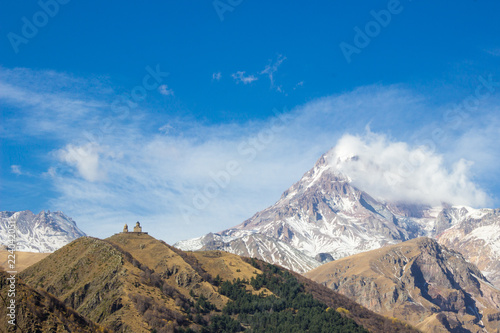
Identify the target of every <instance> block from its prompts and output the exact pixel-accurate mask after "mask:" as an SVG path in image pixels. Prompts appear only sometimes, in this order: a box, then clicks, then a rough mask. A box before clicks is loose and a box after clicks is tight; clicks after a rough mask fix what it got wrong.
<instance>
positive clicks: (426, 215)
mask: <svg viewBox="0 0 500 333" xmlns="http://www.w3.org/2000/svg"><path fill="white" fill-rule="evenodd" d="M350 158H351V159H356V158H357V157H356V156H353V157H350ZM332 159H333V158H332V154H329V153H327V154H325V155H323V156H322V157H321V158H320V159H319V160H318V161H317V162H316V164H315V165H314V167H313V168H312V169H311V170H309V171H308V172H306V173H305V174H304V176H303V177H302V178H301V179H300V180H299V181H298V182H297V183H295V184H294V185H292V186H291V187H290V188H289V189H288V190H286V191H285V192H284V193H283V195H282V196H281V198H280V199H279V200H278V201H277V202H276V203H275V204H274V205H272V206H270V207H269V208H266V209H264V210H263V211H261V212H258V213H256V214H255V215H254V216H252V217H251V218H249V219H248V220H246V221H244V222H243V223H241V224H239V225H237V226H235V227H233V228H229V229H227V230H224V231H221V232H217V233H209V234H207V235H205V236H202V237H199V238H196V239H191V240H186V241H180V242H177V243H176V244H174V246H176V247H178V248H180V249H183V250H224V251H228V252H231V253H235V254H239V255H243V256H249V257H256V258H259V259H262V260H264V261H267V262H271V263H275V264H279V265H281V266H283V267H286V268H288V269H291V270H294V271H296V272H299V273H305V272H307V271H309V270H311V269H313V268H316V267H318V266H320V265H321V264H324V263H326V262H329V261H332V260H338V259H340V258H343V257H346V256H350V255H354V254H357V253H361V252H365V251H369V250H374V249H378V248H381V247H383V246H386V245H390V244H397V243H400V242H403V241H407V240H410V239H414V238H417V237H421V236H426V237H431V238H434V239H437V240H438V242H440V243H442V244H444V245H446V246H448V247H450V248H452V249H455V250H457V251H459V252H461V253H463V254H464V256H465V258H466V259H467V260H471V261H473V262H475V263H476V264H478V266H479V267H480V268H481V270H482V271H483V273H484V274H485V276H487V277H488V278H489V280H490V281H491V282H492V283H494V284H499V285H500V261H499V258H500V243H499V242H498V240H499V239H500V211H499V210H498V209H497V210H494V209H488V208H483V209H474V208H471V207H466V206H452V205H451V204H446V203H443V204H442V205H441V206H438V207H431V206H428V205H424V204H420V203H411V202H410V203H408V202H391V201H387V200H383V199H381V198H375V197H374V196H372V195H370V194H369V193H367V192H365V191H363V190H362V189H360V188H358V187H356V186H354V185H353V182H352V180H351V178H350V177H349V175H346V174H344V173H342V172H341V171H339V170H340V169H341V164H342V163H345V160H338V159H337V160H332ZM483 254H484V255H483Z"/></svg>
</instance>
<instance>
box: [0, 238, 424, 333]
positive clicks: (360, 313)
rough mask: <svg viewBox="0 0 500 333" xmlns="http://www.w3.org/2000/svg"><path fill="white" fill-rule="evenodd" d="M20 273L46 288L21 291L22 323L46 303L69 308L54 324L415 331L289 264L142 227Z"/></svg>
mask: <svg viewBox="0 0 500 333" xmlns="http://www.w3.org/2000/svg"><path fill="white" fill-rule="evenodd" d="M2 274H4V273H2ZM19 278H20V280H19V285H22V286H23V288H24V286H27V287H26V288H29V292H30V293H32V294H33V293H34V290H39V291H38V292H37V293H38V294H37V295H42V296H44V295H45V297H50V300H44V299H41V300H40V302H39V303H40V310H39V311H38V310H37V308H36V307H33V304H31V303H29V300H30V298H29V299H25V298H20V299H19V302H20V304H19V305H18V306H19V307H21V308H23V309H26V313H24V314H25V316H24V317H21V318H23V319H24V318H25V317H26V318H31V319H32V320H31V321H30V320H21V321H20V322H19V325H21V326H23V327H22V328H26V327H32V325H33V320H35V321H36V320H38V321H40V325H44V327H48V326H49V324H48V323H47V318H46V317H44V316H45V313H44V312H43V311H44V309H45V307H44V304H46V306H47V307H50V309H52V310H53V312H54V313H55V314H56V315H55V316H52V317H50V318H53V319H52V320H53V321H55V322H58V321H61V320H62V319H60V318H61V317H62V315H61V314H63V313H68V314H73V315H72V316H69V315H68V318H66V321H67V322H66V323H64V322H63V323H62V324H67V325H68V326H67V327H70V326H69V325H73V324H74V323H75V322H81V325H82V329H81V330H80V331H82V332H86V331H88V328H89V327H95V331H96V332H97V331H98V329H101V330H103V331H105V330H110V331H113V332H134V333H142V332H144V333H146V332H214V333H215V332H240V331H243V330H247V329H252V330H253V331H256V332H276V331H278V332H302V331H311V332H327V331H328V332H368V331H370V332H408V333H410V332H417V330H415V329H414V328H412V327H411V326H410V325H408V324H406V323H404V322H402V321H396V320H391V319H388V318H385V317H383V316H381V315H378V314H375V313H374V312H372V311H370V310H368V309H366V308H365V307H363V306H361V305H359V304H357V303H355V302H354V301H352V300H350V299H348V298H347V297H345V296H342V295H340V294H338V293H336V292H335V291H333V290H331V289H328V288H326V287H324V286H322V285H319V284H317V283H315V282H313V281H311V280H308V279H306V278H304V277H303V276H300V275H298V274H297V273H294V272H290V271H287V270H285V269H283V268H279V267H277V266H273V265H270V264H267V263H265V262H262V261H259V260H256V259H249V258H243V257H240V256H237V255H234V254H230V253H226V252H222V251H205V252H192V253H190V252H183V251H181V250H178V249H176V248H174V247H172V246H170V245H168V244H166V243H164V242H163V241H159V240H157V239H155V238H153V237H151V236H149V235H147V234H144V233H132V232H130V233H119V234H115V235H114V236H111V237H109V238H107V239H104V240H101V239H97V238H92V237H81V238H79V239H77V240H75V241H73V242H71V243H70V244H68V245H66V246H64V247H62V248H61V249H59V250H57V251H56V252H54V253H53V254H51V255H49V256H48V257H46V258H45V259H43V260H41V261H39V262H38V263H36V264H34V265H32V266H30V267H29V268H27V269H26V270H24V271H23V272H22V273H21V274H20V277H19ZM2 283H3V282H2ZM0 287H2V284H0ZM5 288H7V287H5ZM42 296H37V297H42ZM53 304H56V305H57V309H55V305H53ZM37 316H38V317H37ZM33 318H34V319H33ZM2 320H4V319H2ZM53 327H54V328H56V327H57V326H55V324H54V326H53ZM27 331H32V330H29V329H28V330H27ZM40 331H41V332H54V331H55V330H50V329H47V330H40ZM67 331H79V330H67Z"/></svg>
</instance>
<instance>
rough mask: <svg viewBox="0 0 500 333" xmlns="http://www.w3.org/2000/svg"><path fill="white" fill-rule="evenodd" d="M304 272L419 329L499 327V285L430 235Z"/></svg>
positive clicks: (478, 329)
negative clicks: (495, 285) (493, 283)
mask: <svg viewBox="0 0 500 333" xmlns="http://www.w3.org/2000/svg"><path fill="white" fill-rule="evenodd" d="M305 276H306V277H309V278H311V279H312V280H314V281H316V282H318V283H321V284H323V285H325V286H327V287H329V288H331V289H333V290H335V291H338V292H340V293H342V294H343V295H345V296H347V297H349V298H351V299H352V300H354V301H356V302H359V303H360V304H362V305H364V306H366V307H367V308H369V309H371V310H373V311H375V312H377V313H380V314H383V315H385V316H390V317H396V318H399V319H401V320H404V321H406V322H408V323H410V324H412V325H414V326H415V327H416V328H418V329H420V330H422V331H423V332H496V331H497V330H499V329H500V289H498V288H496V287H494V286H493V285H492V284H491V283H490V282H489V281H488V280H487V279H486V278H485V277H484V275H483V274H482V273H481V271H480V270H479V269H478V268H477V266H475V265H474V264H472V263H469V262H467V261H466V260H465V259H464V257H463V256H462V255H461V254H460V253H459V252H456V251H454V250H451V249H448V248H446V247H444V246H442V245H440V244H438V242H437V241H436V240H434V239H431V238H427V237H419V238H416V239H412V240H409V241H406V242H402V243H399V244H395V245H389V246H386V247H383V248H380V249H377V250H372V251H368V252H363V253H359V254H356V255H353V256H349V257H345V258H342V259H339V260H335V261H333V262H329V263H327V264H325V265H322V266H320V267H318V268H316V269H313V270H312V271H310V272H308V273H306V274H305Z"/></svg>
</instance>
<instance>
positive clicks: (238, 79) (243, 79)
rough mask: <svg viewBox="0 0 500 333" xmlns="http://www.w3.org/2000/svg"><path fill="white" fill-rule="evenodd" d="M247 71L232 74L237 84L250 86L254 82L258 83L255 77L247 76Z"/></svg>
mask: <svg viewBox="0 0 500 333" xmlns="http://www.w3.org/2000/svg"><path fill="white" fill-rule="evenodd" d="M245 73H246V72H245V71H238V72H236V73H233V74H231V76H232V77H233V79H234V80H235V81H236V83H240V82H242V83H243V84H249V83H252V82H253V81H257V80H258V79H257V78H256V77H255V76H253V75H248V76H245Z"/></svg>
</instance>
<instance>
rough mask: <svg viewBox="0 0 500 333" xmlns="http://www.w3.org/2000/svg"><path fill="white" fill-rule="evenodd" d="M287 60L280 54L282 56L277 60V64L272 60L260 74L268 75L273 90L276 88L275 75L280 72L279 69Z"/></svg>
mask: <svg viewBox="0 0 500 333" xmlns="http://www.w3.org/2000/svg"><path fill="white" fill-rule="evenodd" d="M285 60H286V57H284V56H282V55H281V54H280V55H278V58H277V59H276V61H275V62H273V61H271V60H270V61H269V64H268V65H267V66H266V67H265V68H264V70H263V71H262V72H260V74H261V75H267V76H268V77H269V81H271V88H272V87H274V73H276V72H277V71H278V67H279V66H280V65H281V63H282V62H283V61H285ZM278 88H279V87H278Z"/></svg>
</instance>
